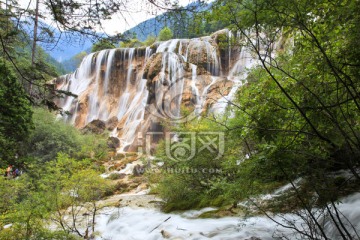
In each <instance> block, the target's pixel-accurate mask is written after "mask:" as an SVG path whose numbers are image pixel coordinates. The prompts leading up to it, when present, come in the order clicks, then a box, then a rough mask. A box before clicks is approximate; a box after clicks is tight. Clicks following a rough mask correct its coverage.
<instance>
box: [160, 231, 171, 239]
mask: <svg viewBox="0 0 360 240" xmlns="http://www.w3.org/2000/svg"><path fill="white" fill-rule="evenodd" d="M160 233H161V235H162V236H163V238H171V235H170V233H169V232H167V231H165V230H161V231H160Z"/></svg>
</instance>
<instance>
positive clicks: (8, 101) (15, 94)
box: [0, 59, 32, 167]
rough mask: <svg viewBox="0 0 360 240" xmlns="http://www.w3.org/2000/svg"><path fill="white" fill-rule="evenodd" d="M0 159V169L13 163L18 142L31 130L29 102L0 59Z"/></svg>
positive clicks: (13, 76)
mask: <svg viewBox="0 0 360 240" xmlns="http://www.w3.org/2000/svg"><path fill="white" fill-rule="evenodd" d="M0 78H1V82H0V123H1V124H0V159H1V167H4V165H5V164H7V163H14V161H15V154H16V153H17V152H18V151H19V150H20V149H19V145H18V142H19V141H22V140H24V139H26V138H27V137H28V135H29V133H30V130H31V128H32V111H31V108H30V102H29V100H28V98H27V96H26V94H25V92H24V90H23V88H22V86H21V85H20V84H19V82H18V81H17V80H16V78H15V75H14V73H13V72H12V71H11V69H10V68H9V66H8V65H7V64H6V63H5V62H4V61H3V60H1V59H0Z"/></svg>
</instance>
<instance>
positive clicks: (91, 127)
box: [81, 119, 106, 134]
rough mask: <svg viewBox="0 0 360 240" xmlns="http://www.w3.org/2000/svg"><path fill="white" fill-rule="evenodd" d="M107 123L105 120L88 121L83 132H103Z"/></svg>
mask: <svg viewBox="0 0 360 240" xmlns="http://www.w3.org/2000/svg"><path fill="white" fill-rule="evenodd" d="M105 128H106V125H105V123H104V122H103V121H101V120H98V119H95V120H93V121H91V122H90V123H88V124H87V125H86V126H85V127H84V128H83V129H82V130H81V132H82V133H95V134H102V133H104V131H105Z"/></svg>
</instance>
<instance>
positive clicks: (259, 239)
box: [244, 237, 261, 240]
mask: <svg viewBox="0 0 360 240" xmlns="http://www.w3.org/2000/svg"><path fill="white" fill-rule="evenodd" d="M244 240H261V238H258V237H250V238H246V239H244Z"/></svg>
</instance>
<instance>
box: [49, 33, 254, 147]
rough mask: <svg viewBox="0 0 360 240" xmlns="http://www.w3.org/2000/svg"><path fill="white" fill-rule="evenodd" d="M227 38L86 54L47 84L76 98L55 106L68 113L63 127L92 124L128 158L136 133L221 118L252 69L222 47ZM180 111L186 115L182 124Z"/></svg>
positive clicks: (238, 51)
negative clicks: (164, 125) (72, 68)
mask: <svg viewBox="0 0 360 240" xmlns="http://www.w3.org/2000/svg"><path fill="white" fill-rule="evenodd" d="M231 37H232V35H231V33H230V32H228V31H227V30H222V31H219V32H217V33H214V34H213V35H211V36H207V37H202V38H195V39H172V40H169V41H165V42H160V43H155V44H154V45H152V46H150V47H146V48H145V47H143V48H119V49H110V50H103V51H100V52H95V53H91V54H89V55H88V56H86V57H85V58H84V59H83V61H82V63H81V65H80V66H79V68H78V69H77V70H76V71H75V72H74V73H72V74H68V75H65V76H62V77H59V78H57V79H55V80H54V81H53V84H54V87H55V88H56V89H58V90H63V91H68V92H71V93H72V94H74V95H77V97H74V96H67V97H65V98H61V99H57V100H56V103H57V105H58V106H60V107H61V108H63V110H64V111H67V112H68V113H69V114H68V115H66V116H65V117H64V118H65V120H66V121H68V122H70V123H72V124H74V125H75V126H76V127H78V128H83V127H85V126H86V125H87V124H89V123H91V122H92V121H94V120H100V121H102V122H104V123H105V124H106V126H107V128H108V130H109V131H111V135H112V136H114V137H117V138H119V140H120V147H119V148H118V151H128V150H131V149H132V146H133V144H134V140H135V138H136V136H137V133H146V132H147V131H150V130H151V131H153V130H156V129H159V128H161V126H160V124H159V121H163V120H167V121H172V122H181V121H184V120H189V119H190V118H195V117H198V116H199V115H200V114H204V112H205V113H206V112H208V111H211V112H213V113H217V114H219V113H222V112H223V111H224V109H225V108H226V106H227V102H228V100H229V99H231V98H232V97H233V96H234V94H235V92H236V90H237V88H238V87H239V86H240V85H241V83H242V80H243V79H244V76H245V75H246V69H247V68H249V67H251V66H252V65H253V64H254V62H255V60H254V59H253V58H252V57H251V55H250V54H249V53H248V52H247V51H246V49H245V48H241V47H239V46H233V47H232V46H231V45H230V44H229V39H230V38H231ZM181 106H184V107H186V108H187V109H188V110H190V111H187V112H191V114H189V115H187V116H183V115H182V113H181V111H180V109H181Z"/></svg>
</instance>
